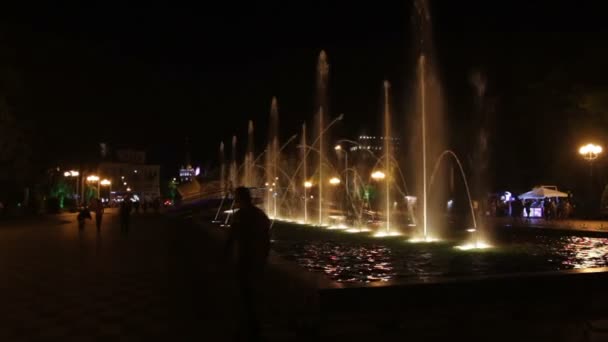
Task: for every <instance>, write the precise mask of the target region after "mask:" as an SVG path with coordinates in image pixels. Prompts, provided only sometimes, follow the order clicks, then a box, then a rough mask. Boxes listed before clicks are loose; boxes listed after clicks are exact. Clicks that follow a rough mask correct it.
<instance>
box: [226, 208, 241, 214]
mask: <svg viewBox="0 0 608 342" xmlns="http://www.w3.org/2000/svg"><path fill="white" fill-rule="evenodd" d="M237 211H239V210H238V209H228V210H224V214H234V213H236V212H237Z"/></svg>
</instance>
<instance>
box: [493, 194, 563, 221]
mask: <svg viewBox="0 0 608 342" xmlns="http://www.w3.org/2000/svg"><path fill="white" fill-rule="evenodd" d="M536 208H540V212H541V215H540V216H539V215H537V214H535V213H534V212H533V210H534V209H536ZM573 213H574V205H573V203H572V200H571V199H570V198H566V197H562V198H557V197H556V198H543V199H519V198H514V199H512V200H509V201H503V200H501V199H500V198H495V197H493V198H489V199H488V203H487V210H486V215H488V216H510V217H513V218H522V217H524V218H531V217H542V218H544V219H546V220H563V219H567V218H570V217H572V215H573Z"/></svg>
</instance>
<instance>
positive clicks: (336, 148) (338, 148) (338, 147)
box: [334, 145, 342, 151]
mask: <svg viewBox="0 0 608 342" xmlns="http://www.w3.org/2000/svg"><path fill="white" fill-rule="evenodd" d="M341 149H342V146H340V145H336V147H334V150H336V151H340V150H341Z"/></svg>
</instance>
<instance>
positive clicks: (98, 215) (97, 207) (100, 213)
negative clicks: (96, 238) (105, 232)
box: [93, 198, 104, 232]
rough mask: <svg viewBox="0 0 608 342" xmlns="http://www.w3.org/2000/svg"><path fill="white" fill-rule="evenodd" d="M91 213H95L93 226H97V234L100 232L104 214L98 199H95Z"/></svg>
mask: <svg viewBox="0 0 608 342" xmlns="http://www.w3.org/2000/svg"><path fill="white" fill-rule="evenodd" d="M93 211H95V225H96V226H97V232H99V231H101V220H102V218H103V212H104V208H103V203H101V200H100V199H99V198H98V199H95V202H94V206H93Z"/></svg>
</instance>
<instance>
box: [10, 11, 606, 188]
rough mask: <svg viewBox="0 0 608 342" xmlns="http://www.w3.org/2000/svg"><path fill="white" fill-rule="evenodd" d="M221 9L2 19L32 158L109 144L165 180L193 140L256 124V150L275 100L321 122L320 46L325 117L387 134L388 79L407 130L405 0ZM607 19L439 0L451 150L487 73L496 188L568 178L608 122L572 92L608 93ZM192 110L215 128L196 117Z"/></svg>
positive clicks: (203, 156)
mask: <svg viewBox="0 0 608 342" xmlns="http://www.w3.org/2000/svg"><path fill="white" fill-rule="evenodd" d="M214 6H215V8H211V7H207V8H197V7H190V8H187V7H180V6H179V5H171V6H169V5H168V6H156V7H155V6H153V5H150V6H149V7H147V8H136V7H130V8H129V7H124V6H122V7H118V6H112V5H103V6H102V5H97V6H95V5H91V6H89V7H83V6H81V7H71V6H70V7H68V6H51V5H49V6H48V7H47V8H38V11H36V12H34V11H27V12H22V11H18V15H15V16H10V15H7V18H6V19H7V20H6V21H4V24H3V26H2V30H1V31H0V49H2V51H3V52H4V53H3V56H2V58H1V59H0V63H1V64H2V66H3V67H6V70H7V72H6V73H4V75H10V76H14V78H11V77H6V76H4V77H3V78H4V80H3V85H2V88H0V90H3V91H4V92H5V93H7V94H8V102H9V105H10V106H11V108H12V110H13V112H14V114H15V116H16V117H17V118H18V120H19V121H20V122H25V123H27V125H28V127H29V128H30V129H31V131H32V132H34V133H33V135H34V136H35V141H36V142H35V143H34V144H33V156H34V159H35V160H36V163H37V164H39V165H37V166H39V167H40V166H43V165H44V166H49V165H50V164H51V163H55V162H56V161H57V160H64V161H66V162H69V161H75V160H83V159H87V157H88V156H90V155H91V153H94V151H96V149H97V146H98V143H99V142H106V143H108V144H110V146H120V145H124V146H133V147H142V148H145V149H146V150H147V151H148V153H149V156H150V158H151V161H153V162H157V163H160V164H161V165H163V167H165V168H166V171H168V173H170V172H171V170H175V171H177V170H176V167H177V166H179V165H180V164H181V163H182V161H183V159H184V154H185V152H184V145H185V139H186V137H188V138H189V139H190V140H191V147H192V156H193V160H194V161H196V162H197V163H201V162H206V161H214V160H215V159H216V158H217V148H218V145H219V142H220V141H221V140H223V141H224V142H226V145H229V141H230V139H231V136H232V135H233V134H237V136H238V137H239V139H240V140H241V141H244V140H245V138H246V130H247V122H248V120H250V119H252V120H254V123H255V126H256V132H257V134H256V135H257V138H256V139H257V141H256V146H258V147H259V146H260V145H261V143H262V141H263V136H264V135H265V132H266V130H267V129H266V122H267V117H268V113H269V110H270V101H271V98H272V97H273V96H276V97H277V98H278V102H279V108H280V123H281V132H283V138H288V137H289V136H291V135H293V134H295V133H298V132H299V129H300V126H301V123H302V122H303V121H305V120H306V121H308V122H310V120H311V119H312V116H313V115H312V113H313V111H314V110H313V103H314V78H315V67H316V58H317V55H318V53H319V51H321V50H325V51H327V54H328V57H329V63H330V91H329V93H330V109H331V115H332V116H337V115H339V114H340V113H344V114H345V120H344V123H343V124H342V125H341V126H342V127H339V131H340V132H342V133H343V134H348V135H350V136H358V135H359V134H360V133H363V132H366V131H365V128H366V127H368V130H373V127H374V125H376V126H377V127H378V128H379V126H380V124H381V94H382V88H381V87H382V81H383V80H385V79H387V80H389V81H391V83H392V85H393V91H392V94H393V103H394V106H395V115H394V117H395V118H396V120H395V121H396V122H395V124H396V125H403V124H404V121H405V120H406V119H407V118H406V114H405V112H406V110H405V109H406V108H407V103H406V102H407V101H408V97H409V96H410V94H409V92H410V91H409V89H410V88H411V84H412V82H413V78H412V75H413V70H414V63H413V60H414V58H413V51H412V50H413V49H412V34H411V30H410V17H411V15H410V12H411V3H410V2H409V1H405V2H400V3H398V4H383V5H382V6H369V4H367V5H357V4H352V3H349V4H348V5H343V6H340V5H338V4H335V3H334V4H333V6H332V5H325V7H322V6H316V4H297V5H295V4H281V5H274V4H270V3H266V4H264V5H257V6H253V5H252V6H250V8H245V7H240V8H239V9H235V8H230V6H227V5H225V6H222V5H218V4H215V5H214ZM16 13H17V12H16ZM601 13H602V12H601V11H599V7H597V6H596V5H590V4H587V5H585V4H583V5H580V4H577V6H576V7H573V6H571V5H569V4H567V3H566V2H563V3H561V2H560V3H557V4H556V3H549V2H546V3H544V4H543V3H542V2H539V3H535V4H524V2H521V3H519V4H516V3H514V2H503V3H491V4H489V3H485V2H476V1H470V2H464V3H463V2H459V3H458V4H456V3H449V4H448V3H444V2H442V3H439V2H434V4H433V8H432V13H431V14H432V16H433V18H432V21H433V25H434V27H433V28H434V38H435V41H434V45H435V48H436V57H437V62H438V63H437V65H438V71H439V75H440V78H441V80H442V82H443V88H444V92H445V94H446V108H447V113H446V116H447V117H448V118H449V119H448V125H449V127H450V128H451V129H450V130H449V131H450V137H449V140H450V142H451V143H450V144H448V145H449V146H452V147H453V148H454V149H456V150H457V151H459V152H460V153H462V154H463V155H465V156H466V155H467V153H469V151H470V147H469V144H470V143H469V141H467V140H466V139H461V137H462V136H464V135H471V134H475V132H471V128H470V127H469V126H470V125H469V124H470V122H471V121H472V120H473V119H472V118H471V113H472V111H473V110H474V108H475V98H474V92H473V88H472V87H471V84H470V80H469V79H470V75H471V74H472V73H473V72H476V71H480V72H481V73H483V75H485V78H486V79H487V82H488V92H487V94H488V100H489V101H491V102H492V103H494V108H495V110H494V112H493V114H491V115H492V117H493V122H494V130H493V133H492V138H491V141H492V146H491V150H492V159H491V160H492V164H493V165H494V169H495V182H494V186H493V187H494V188H506V187H527V186H531V185H533V184H534V183H536V182H555V183H558V185H561V184H563V183H564V182H566V181H568V180H571V179H572V178H573V177H575V176H576V175H578V174H579V173H580V172H581V171H580V169H583V168H584V167H583V162H581V160H580V158H578V156H577V155H576V148H577V146H578V145H579V143H581V142H584V141H586V140H588V139H590V137H593V136H597V135H596V133H595V132H594V131H593V128H595V129H599V131H600V133H601V129H602V128H606V127H607V126H606V121H605V120H606V119H605V118H603V117H602V116H601V113H591V110H589V108H588V107H586V108H582V109H581V108H580V98H576V99H573V100H569V99H568V96H570V95H572V96H584V95H585V94H587V93H595V92H598V91H600V92H601V91H602V90H603V89H606V88H605V87H606V86H607V85H606V82H605V78H604V77H603V76H604V75H605V74H606V71H608V70H606V69H607V68H606V65H605V63H604V61H605V60H606V58H605V57H607V55H608V49H607V48H606V47H604V46H603V45H602V44H603V41H605V38H606V30H605V29H606V27H605V23H603V21H602V18H601ZM13 81H14V82H13ZM580 94H583V95H580ZM558 100H559V101H558ZM573 104H574V105H575V106H574V107H572V106H573ZM197 117H204V118H206V119H207V120H208V121H209V123H208V124H206V125H197V124H195V123H196V121H195V120H196V119H197ZM93 120H97V121H99V122H100V124H99V125H98V126H97V127H96V126H95V125H94V123H93ZM541 128H542V129H541ZM555 132H559V134H556V133H555ZM367 133H370V134H371V133H373V132H367ZM605 138H606V137H605V135H604V134H601V135H600V136H599V138H598V139H605ZM598 141H599V142H602V141H605V140H598ZM243 149H244V146H243V145H241V149H240V150H241V151H243ZM573 160H574V162H572V161H573ZM585 170H586V169H585Z"/></svg>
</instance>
